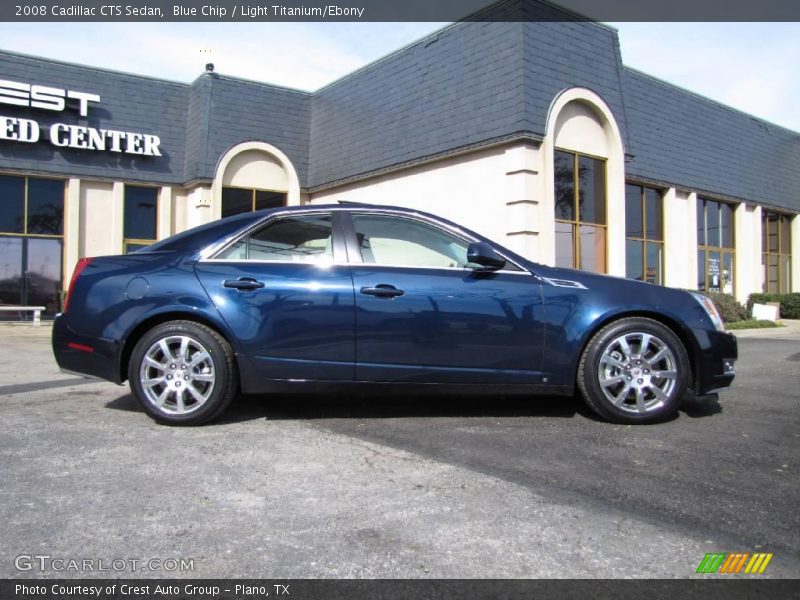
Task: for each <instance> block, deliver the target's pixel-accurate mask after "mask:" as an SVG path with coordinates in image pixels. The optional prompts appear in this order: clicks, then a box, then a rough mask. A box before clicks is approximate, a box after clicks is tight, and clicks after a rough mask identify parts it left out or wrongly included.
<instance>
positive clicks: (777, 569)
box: [0, 326, 800, 578]
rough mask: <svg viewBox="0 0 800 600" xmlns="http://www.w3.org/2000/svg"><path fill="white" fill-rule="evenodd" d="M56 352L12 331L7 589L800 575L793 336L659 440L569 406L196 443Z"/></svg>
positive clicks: (272, 418) (796, 345)
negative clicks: (43, 564) (735, 563)
mask: <svg viewBox="0 0 800 600" xmlns="http://www.w3.org/2000/svg"><path fill="white" fill-rule="evenodd" d="M48 334H49V330H48V328H47V327H42V328H39V329H35V328H31V327H11V326H3V327H0V336H2V342H1V343H2V346H1V347H2V350H0V354H1V355H2V360H1V361H0V411H1V414H2V416H1V417H0V418H1V419H2V424H3V425H2V429H3V435H2V436H1V437H0V453H1V455H2V460H0V476H2V482H3V484H2V486H1V487H0V522H2V523H3V524H4V525H3V529H4V531H3V533H2V539H3V543H2V544H0V577H11V578H16V577H26V578H28V577H58V576H61V577H65V576H66V577H92V576H100V577H109V576H125V577H131V576H132V577H150V576H159V577H160V576H169V577H172V576H178V577H201V578H217V577H284V578H316V577H323V578H333V577H337V578H338V577H346V578H349V577H366V578H378V577H389V578H397V577H445V578H455V577H459V578H461V577H466V578H528V577H531V578H533V577H604V578H605V577H696V575H695V573H694V572H695V569H696V568H697V565H698V564H699V562H700V560H701V559H702V558H703V556H704V554H705V553H706V552H738V551H746V552H772V553H774V555H775V556H774V559H773V560H772V562H771V563H770V565H769V567H768V569H767V571H766V573H765V575H764V576H772V577H800V511H798V505H800V391H798V390H800V340H799V339H796V338H792V337H788V336H786V337H784V338H783V339H764V338H762V337H748V338H745V339H741V340H740V354H741V357H740V361H739V363H738V368H737V371H738V376H737V380H736V382H735V384H734V388H733V389H731V390H730V391H729V392H727V393H723V394H722V395H721V397H720V399H719V401H718V402H715V401H713V400H699V399H692V400H690V401H688V402H687V403H686V406H685V408H684V410H683V411H682V412H681V413H680V415H679V417H678V418H676V419H675V420H673V421H671V422H668V423H665V424H661V425H656V426H648V427H629V426H619V425H609V424H606V423H603V422H600V421H598V420H596V419H595V418H594V417H593V416H592V415H591V414H590V413H589V412H588V411H587V410H585V409H584V408H583V406H582V405H581V404H580V402H578V401H577V400H569V399H567V400H564V399H555V398H553V399H536V400H525V399H519V398H473V399H468V400H464V399H462V398H435V399H433V398H388V399H387V398H378V397H363V398H348V397H342V396H336V397H311V398H309V397H300V396H297V397H280V398H240V399H238V400H237V401H236V402H235V403H234V405H233V406H232V408H231V410H229V411H228V413H226V415H225V416H224V417H223V419H222V420H220V421H218V422H216V423H214V424H212V425H208V426H205V427H200V428H188V429H183V428H169V427H163V426H159V425H156V424H155V423H153V422H152V421H151V420H150V419H149V418H148V417H147V416H146V415H145V414H144V413H143V412H142V411H141V410H140V409H139V407H138V406H137V404H136V402H135V401H134V399H133V398H132V397H131V396H130V394H129V393H128V389H127V387H120V386H116V385H113V384H108V383H100V382H87V381H86V380H82V379H79V378H76V377H75V376H72V375H66V374H62V373H59V372H58V370H57V368H56V365H55V362H54V360H53V358H52V356H51V353H50V349H49V339H48ZM20 555H25V556H28V555H31V556H32V555H47V556H50V557H52V558H61V559H65V560H69V559H76V560H84V559H89V560H95V561H99V560H105V561H106V563H105V564H106V566H108V565H109V564H110V561H112V560H115V559H124V560H125V561H126V566H125V568H124V569H122V570H120V571H114V570H112V571H110V572H109V571H105V572H99V571H94V572H91V571H90V572H86V571H83V572H70V571H56V570H54V569H53V568H52V565H50V568H45V569H44V570H40V568H39V566H38V565H37V564H35V563H34V564H33V566H32V568H31V570H28V571H20V570H18V569H17V567H16V566H15V562H19V561H18V560H17V557H19V556H20ZM151 559H156V560H160V561H165V560H168V559H191V561H192V569H191V570H189V569H187V570H185V571H169V572H165V571H164V570H163V569H164V567H163V566H162V567H161V568H160V569H159V567H158V565H155V566H154V564H153V563H149V564H148V561H150V560H151ZM131 561H135V563H136V564H135V566H133V562H131ZM22 564H26V563H25V561H23V563H22ZM99 564H100V563H98V562H95V563H94V565H95V566H98V565H99ZM117 564H120V563H117ZM705 577H708V576H705ZM728 577H730V576H728Z"/></svg>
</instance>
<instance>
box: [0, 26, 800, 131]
mask: <svg viewBox="0 0 800 600" xmlns="http://www.w3.org/2000/svg"><path fill="white" fill-rule="evenodd" d="M444 25H445V24H444V23H341V24H337V23H0V48H2V49H4V50H11V51H15V52H22V53H25V54H33V55H37V56H44V57H47V58H56V59H60V60H66V61H70V62H76V63H82V64H88V65H93V66H99V67H106V68H111V69H117V70H121V71H128V72H133V73H139V74H143V75H150V76H154V77H161V78H166V79H173V80H177V81H184V82H189V81H192V80H194V79H195V78H196V77H197V76H198V75H200V74H201V73H202V71H203V66H204V65H205V63H207V62H213V63H215V65H216V68H217V71H218V72H220V73H224V74H227V75H233V76H237V77H244V78H248V79H254V80H256V81H263V82H269V83H275V84H279V85H284V86H289V87H294V88H298V89H303V90H316V89H318V88H319V87H321V86H323V85H325V84H326V83H329V82H331V81H333V80H335V79H337V78H339V77H341V76H342V75H345V74H347V73H349V72H351V71H353V70H354V69H357V68H358V67H360V66H363V65H365V64H367V63H369V62H371V61H373V60H375V59H377V58H380V57H381V56H384V55H386V54H388V53H390V52H392V51H394V50H397V49H398V48H401V47H402V46H404V45H406V44H408V43H410V42H412V41H414V40H416V39H419V38H420V37H422V36H424V35H426V34H428V33H430V32H431V31H434V30H436V29H439V28H440V27H442V26H444ZM612 25H613V26H615V27H617V28H618V29H619V35H620V42H621V46H622V58H623V61H624V62H625V64H626V65H628V66H631V67H635V68H637V69H640V70H642V71H645V72H646V73H649V74H650V75H654V76H656V77H659V78H661V79H665V80H667V81H669V82H671V83H675V84H677V85H680V86H683V87H685V88H688V89H690V90H692V91H694V92H697V93H700V94H703V95H705V96H708V97H710V98H713V99H715V100H718V101H720V102H723V103H725V104H728V105H730V106H733V107H735V108H738V109H740V110H743V111H745V112H748V113H751V114H753V115H756V116H759V117H762V118H764V119H767V120H768V121H771V122H773V123H777V124H779V125H783V126H784V127H788V128H790V129H793V130H795V131H800V102H798V101H797V100H796V98H800V69H798V65H800V23H658V24H648V23H612ZM0 77H2V73H0Z"/></svg>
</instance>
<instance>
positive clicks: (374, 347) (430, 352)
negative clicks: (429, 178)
mask: <svg viewBox="0 0 800 600" xmlns="http://www.w3.org/2000/svg"><path fill="white" fill-rule="evenodd" d="M351 219H352V220H351V223H350V231H349V233H348V236H349V240H348V250H349V254H350V258H351V266H352V274H353V284H354V290H355V303H356V377H357V378H358V379H359V380H361V381H407V382H425V383H428V382H431V383H448V382H450V383H541V382H542V379H541V376H542V374H541V368H542V343H543V333H544V324H543V318H542V316H543V315H542V310H543V305H542V297H541V289H540V284H539V282H538V280H537V279H536V278H535V277H534V276H533V275H532V274H531V273H529V272H527V271H524V270H522V269H521V268H519V267H517V266H516V265H514V264H512V263H507V266H506V267H505V268H504V269H501V270H498V271H495V272H481V271H478V270H476V269H475V268H473V267H471V266H470V265H468V264H467V259H466V256H467V248H468V246H469V240H467V239H464V238H463V237H459V236H458V235H455V234H454V233H452V232H450V231H447V230H445V229H443V228H441V227H438V226H437V225H435V224H433V223H431V222H427V221H423V220H419V219H417V218H411V217H406V216H401V215H398V214H382V213H367V212H365V213H358V212H353V213H351Z"/></svg>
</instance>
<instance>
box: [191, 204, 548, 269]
mask: <svg viewBox="0 0 800 600" xmlns="http://www.w3.org/2000/svg"><path fill="white" fill-rule="evenodd" d="M287 208H288V207H287ZM335 212H345V213H348V214H349V215H351V216H352V213H359V212H360V213H362V214H366V215H373V214H377V215H386V216H394V217H400V218H406V219H411V220H416V221H419V222H422V223H424V224H426V225H430V226H432V227H435V228H436V229H440V230H441V231H444V232H446V233H449V234H451V235H454V236H455V237H458V238H461V239H462V240H465V241H468V242H469V243H474V242H479V241H481V240H479V239H478V238H475V237H474V236H472V235H470V234H469V233H467V232H466V231H464V230H463V229H461V228H460V227H458V226H453V225H450V224H449V223H442V222H440V221H437V220H435V219H434V218H431V217H429V216H428V215H424V214H421V213H419V212H417V211H415V210H413V209H409V212H405V211H404V210H403V209H399V208H388V207H387V208H369V207H364V206H355V205H350V206H346V205H343V206H330V205H328V206H319V207H314V206H309V207H308V208H307V209H303V210H297V209H296V208H290V209H288V210H287V209H283V210H278V211H277V212H273V213H271V214H269V215H267V216H265V217H262V218H261V219H258V220H257V221H255V222H254V223H251V224H250V225H249V226H248V227H246V228H244V229H242V230H240V231H238V232H236V233H235V234H233V235H230V236H228V237H227V238H225V239H224V240H222V241H220V242H216V243H214V244H211V245H209V246H206V247H205V248H204V249H203V250H201V251H200V253H199V255H198V262H202V263H205V262H216V263H237V264H241V263H254V264H255V263H257V264H292V265H313V264H314V263H310V262H301V261H272V260H264V261H256V260H230V259H224V258H214V256H215V255H217V254H220V253H221V252H224V251H225V250H227V249H228V248H229V247H230V246H232V245H233V244H235V243H236V242H238V241H239V240H240V239H242V238H243V237H245V236H246V235H249V234H250V233H251V232H252V231H253V230H255V229H257V228H259V227H261V226H263V225H266V224H268V223H269V222H270V221H271V220H273V219H278V218H280V217H284V216H287V215H289V216H291V215H296V216H306V215H313V214H329V215H331V216H333V214H334V213H335ZM492 247H493V248H494V249H495V252H497V253H498V254H499V255H500V256H502V257H503V258H504V259H505V260H506V261H507V262H509V263H511V264H512V265H514V266H516V267H517V268H518V269H519V271H510V270H506V269H499V270H497V271H484V272H486V273H503V274H521V275H530V276H534V275H533V273H531V272H530V271H528V270H527V269H526V268H525V267H523V266H522V265H520V264H519V263H517V262H516V261H514V260H512V259H510V258H509V257H508V256H506V255H505V254H504V253H503V252H500V251H499V250H498V249H497V247H496V245H495V244H492ZM330 264H331V265H351V266H352V265H362V266H374V267H381V268H397V269H433V270H439V271H442V270H444V271H462V272H469V273H476V272H478V273H479V272H481V271H480V270H477V269H468V268H464V267H424V266H416V265H388V264H377V263H365V262H355V261H348V262H341V261H338V262H333V263H330ZM317 266H322V267H324V266H328V265H317Z"/></svg>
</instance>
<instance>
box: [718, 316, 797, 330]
mask: <svg viewBox="0 0 800 600" xmlns="http://www.w3.org/2000/svg"><path fill="white" fill-rule="evenodd" d="M773 327H785V325H783V324H782V323H780V322H779V321H778V322H776V321H756V320H754V319H748V320H747V321H737V322H736V323H729V324H728V325H726V329H730V330H739V329H771V328H773Z"/></svg>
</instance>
